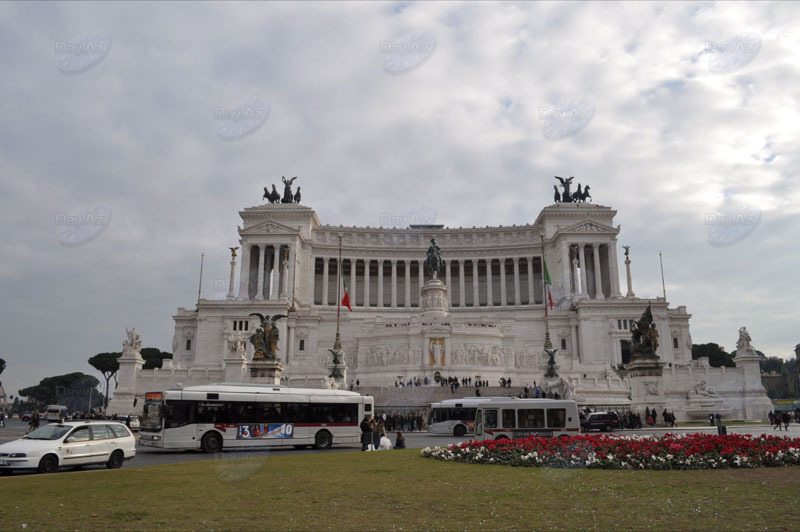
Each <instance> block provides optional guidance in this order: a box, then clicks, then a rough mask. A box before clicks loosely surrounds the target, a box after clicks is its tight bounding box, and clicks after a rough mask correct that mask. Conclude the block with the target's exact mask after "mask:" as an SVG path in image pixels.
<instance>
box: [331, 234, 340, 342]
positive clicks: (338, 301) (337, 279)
mask: <svg viewBox="0 0 800 532" xmlns="http://www.w3.org/2000/svg"><path fill="white" fill-rule="evenodd" d="M338 236H339V261H338V263H337V264H336V266H337V269H336V341H335V342H334V343H333V350H334V351H341V350H342V337H341V334H340V333H339V317H340V315H341V310H342V309H341V306H342V300H341V295H340V294H339V290H340V289H341V286H342V279H341V277H342V233H339V234H338Z"/></svg>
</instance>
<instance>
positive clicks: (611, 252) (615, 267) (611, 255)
mask: <svg viewBox="0 0 800 532" xmlns="http://www.w3.org/2000/svg"><path fill="white" fill-rule="evenodd" d="M608 259H609V263H608V272H609V274H608V276H609V277H610V278H611V295H612V297H622V293H620V291H619V264H618V263H617V243H616V242H612V243H610V244H609V245H608Z"/></svg>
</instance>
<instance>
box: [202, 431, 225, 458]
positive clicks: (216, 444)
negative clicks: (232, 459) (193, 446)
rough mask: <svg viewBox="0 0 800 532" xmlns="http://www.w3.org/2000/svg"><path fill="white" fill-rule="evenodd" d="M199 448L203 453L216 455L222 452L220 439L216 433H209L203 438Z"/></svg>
mask: <svg viewBox="0 0 800 532" xmlns="http://www.w3.org/2000/svg"><path fill="white" fill-rule="evenodd" d="M200 448H201V449H203V452H204V453H218V452H219V451H221V450H222V438H221V437H220V435H219V434H217V433H216V432H209V433H207V434H206V435H205V436H203V440H202V441H201V442H200Z"/></svg>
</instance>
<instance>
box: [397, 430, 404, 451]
mask: <svg viewBox="0 0 800 532" xmlns="http://www.w3.org/2000/svg"><path fill="white" fill-rule="evenodd" d="M394 448H395V449H405V448H406V438H405V436H403V433H402V432H398V433H397V437H396V438H395V440H394Z"/></svg>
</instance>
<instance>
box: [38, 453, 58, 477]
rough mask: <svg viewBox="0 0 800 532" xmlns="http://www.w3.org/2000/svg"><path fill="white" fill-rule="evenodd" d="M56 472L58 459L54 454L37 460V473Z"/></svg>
mask: <svg viewBox="0 0 800 532" xmlns="http://www.w3.org/2000/svg"><path fill="white" fill-rule="evenodd" d="M56 471H58V458H56V456H55V455H54V454H46V455H44V456H43V457H42V459H41V460H39V473H55V472H56Z"/></svg>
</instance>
